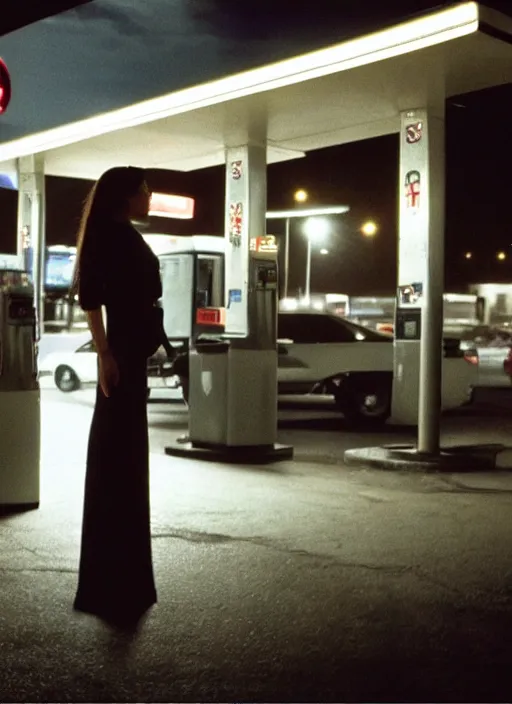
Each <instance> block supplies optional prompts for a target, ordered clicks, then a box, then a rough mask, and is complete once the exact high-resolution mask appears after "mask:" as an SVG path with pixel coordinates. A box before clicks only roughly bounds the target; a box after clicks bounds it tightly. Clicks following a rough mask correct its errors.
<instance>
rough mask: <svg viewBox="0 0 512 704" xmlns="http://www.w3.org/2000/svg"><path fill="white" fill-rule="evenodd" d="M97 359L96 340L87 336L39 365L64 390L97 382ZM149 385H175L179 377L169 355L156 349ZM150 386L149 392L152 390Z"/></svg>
mask: <svg viewBox="0 0 512 704" xmlns="http://www.w3.org/2000/svg"><path fill="white" fill-rule="evenodd" d="M97 365H98V360H97V355H96V350H95V348H94V342H93V341H92V339H88V340H87V342H85V344H80V345H78V346H77V347H76V348H74V349H71V350H64V351H58V352H51V353H50V354H48V355H46V357H44V359H43V360H42V361H41V362H40V364H39V373H40V374H41V375H42V376H46V375H51V376H53V379H54V381H55V385H56V387H57V388H58V389H60V391H62V392H64V393H71V392H72V391H77V390H78V389H81V388H84V387H87V386H93V385H96V384H97V381H98V366H97ZM148 386H149V389H150V388H162V387H164V388H176V387H177V386H179V379H178V378H177V377H176V375H174V374H173V373H172V365H171V363H170V362H168V361H167V357H166V355H164V354H161V353H160V352H157V353H156V354H155V355H154V356H153V357H151V358H150V359H149V360H148ZM149 389H148V395H149V393H150V391H149Z"/></svg>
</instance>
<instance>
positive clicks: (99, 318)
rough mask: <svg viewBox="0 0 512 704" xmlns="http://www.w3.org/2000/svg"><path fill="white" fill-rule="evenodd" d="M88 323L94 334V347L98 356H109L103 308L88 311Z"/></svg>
mask: <svg viewBox="0 0 512 704" xmlns="http://www.w3.org/2000/svg"><path fill="white" fill-rule="evenodd" d="M86 316H87V323H88V324H89V330H90V331H91V334H92V339H93V341H94V346H95V348H96V351H97V353H98V355H100V356H101V355H104V354H107V352H108V351H109V348H108V341H107V333H106V332H105V324H104V323H103V311H102V309H101V308H96V309H95V310H88V311H86Z"/></svg>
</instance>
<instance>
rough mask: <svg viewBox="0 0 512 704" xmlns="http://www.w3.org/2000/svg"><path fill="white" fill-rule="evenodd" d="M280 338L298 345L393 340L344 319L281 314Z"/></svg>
mask: <svg viewBox="0 0 512 704" xmlns="http://www.w3.org/2000/svg"><path fill="white" fill-rule="evenodd" d="M278 338H279V339H280V340H286V339H288V340H293V342H295V343H297V344H316V343H323V344H327V343H336V342H363V341H367V342H389V341H390V340H391V339H392V338H389V337H388V336H386V335H380V334H379V333H376V332H373V331H372V330H368V329H367V328H364V327H362V326H359V325H355V324H354V323H349V322H348V321H347V320H344V319H343V318H339V317H336V316H331V315H321V314H318V315H316V314H312V313H281V314H280V315H279V318H278Z"/></svg>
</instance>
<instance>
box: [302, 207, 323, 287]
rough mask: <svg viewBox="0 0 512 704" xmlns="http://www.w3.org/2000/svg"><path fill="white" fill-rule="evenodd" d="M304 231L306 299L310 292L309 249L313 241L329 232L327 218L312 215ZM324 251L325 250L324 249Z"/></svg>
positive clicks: (319, 239) (316, 241)
mask: <svg viewBox="0 0 512 704" xmlns="http://www.w3.org/2000/svg"><path fill="white" fill-rule="evenodd" d="M304 232H305V233H306V237H307V240H308V253H307V260H306V299H309V297H310V294H311V250H312V245H313V243H315V244H318V243H319V242H321V241H322V240H324V239H325V238H326V236H327V234H328V232H329V221H328V220H327V218H321V217H316V218H315V217H312V218H309V219H308V220H306V224H305V226H304ZM325 251H326V250H325Z"/></svg>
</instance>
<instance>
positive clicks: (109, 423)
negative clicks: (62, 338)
mask: <svg viewBox="0 0 512 704" xmlns="http://www.w3.org/2000/svg"><path fill="white" fill-rule="evenodd" d="M97 235H98V236H96V237H95V238H94V239H91V240H90V241H88V242H87V246H84V249H83V252H82V257H81V268H80V281H79V301H80V305H81V306H82V308H83V309H84V310H95V309H97V308H99V307H100V306H102V305H104V306H105V307H106V312H107V339H108V342H109V347H110V349H111V350H112V352H113V355H114V357H115V359H116V361H117V363H118V366H119V372H120V380H119V385H118V386H117V387H116V388H115V390H114V392H113V393H112V394H111V396H110V397H109V398H107V397H106V396H104V394H103V392H102V391H101V388H100V386H99V384H98V387H97V391H96V404H95V408H94V415H93V419H92V424H91V429H90V436H89V446H88V454H87V471H86V480H85V498H84V513H83V525H82V542H81V555H80V569H79V580H78V590H77V594H76V597H75V604H74V607H75V609H77V610H80V611H84V612H87V613H92V614H95V615H97V616H99V617H101V618H104V619H107V620H112V621H115V620H122V621H125V620H129V621H131V620H132V619H135V620H136V619H137V618H138V617H139V616H141V615H142V614H143V613H144V612H145V611H146V610H147V609H149V608H150V607H151V606H152V605H153V604H154V603H156V599H157V596H156V589H155V582H154V575H153V565H152V553H151V530H150V503H149V445H148V422H147V408H146V404H147V357H148V356H149V353H150V352H149V350H147V349H146V348H145V345H144V343H145V340H147V338H148V336H149V335H150V333H151V331H149V330H148V329H146V328H147V326H148V320H149V319H150V315H149V314H150V313H151V308H152V307H153V306H154V304H155V302H156V301H157V300H158V298H160V296H161V294H162V288H161V281H160V274H159V265H158V259H157V258H156V257H155V255H154V254H153V252H152V251H151V249H150V248H149V247H148V246H147V245H146V243H145V242H144V240H143V238H142V237H141V235H140V234H139V233H138V232H137V230H135V229H134V228H133V227H132V226H131V225H130V224H128V223H108V224H103V226H102V227H101V228H100V230H99V231H98V232H97Z"/></svg>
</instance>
